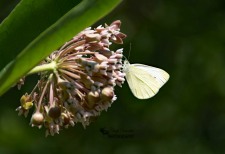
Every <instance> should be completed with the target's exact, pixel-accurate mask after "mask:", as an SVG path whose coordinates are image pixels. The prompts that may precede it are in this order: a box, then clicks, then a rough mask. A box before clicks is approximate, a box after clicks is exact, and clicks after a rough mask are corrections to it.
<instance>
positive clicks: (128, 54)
mask: <svg viewBox="0 0 225 154" xmlns="http://www.w3.org/2000/svg"><path fill="white" fill-rule="evenodd" d="M130 51H131V43H130V49H129V52H128V59H129V58H130Z"/></svg>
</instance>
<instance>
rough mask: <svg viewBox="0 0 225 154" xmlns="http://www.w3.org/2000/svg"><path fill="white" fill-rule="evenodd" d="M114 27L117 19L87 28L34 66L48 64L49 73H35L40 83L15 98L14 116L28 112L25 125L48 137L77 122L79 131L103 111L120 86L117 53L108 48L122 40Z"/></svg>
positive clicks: (121, 80)
mask: <svg viewBox="0 0 225 154" xmlns="http://www.w3.org/2000/svg"><path fill="white" fill-rule="evenodd" d="M120 25H121V22H120V21H119V20H118V21H114V22H113V23H112V24H111V25H109V26H108V25H105V26H104V27H103V26H98V27H97V28H95V29H91V28H87V29H85V30H84V31H82V32H80V33H79V34H78V35H76V36H75V37H74V38H73V39H72V40H70V41H69V42H66V43H65V44H64V45H63V46H62V47H61V48H60V49H58V50H57V51H54V52H53V53H52V54H51V55H50V56H49V57H48V58H46V59H45V60H44V61H43V62H41V64H40V65H39V66H37V67H44V66H50V65H51V66H53V67H52V68H53V69H46V70H45V71H42V72H39V74H40V80H39V81H38V82H37V84H36V86H35V87H34V89H33V90H32V92H31V93H29V94H28V93H26V94H25V95H23V96H22V97H21V99H20V102H21V106H19V107H18V108H17V109H16V111H19V115H22V114H23V115H24V116H25V117H26V116H27V115H28V112H29V110H30V109H32V110H34V113H33V114H32V117H31V122H30V123H31V125H32V126H37V127H39V128H41V127H42V126H44V127H45V128H46V136H48V135H54V134H55V133H59V130H61V129H63V127H66V128H67V127H68V126H74V124H75V123H78V122H81V123H82V125H83V126H84V127H85V126H87V125H89V123H90V119H91V118H94V117H96V116H99V115H100V113H101V111H103V110H107V109H108V107H110V106H111V104H112V103H113V102H114V101H115V100H116V95H115V93H114V87H115V86H116V85H118V86H121V85H122V84H123V82H124V81H125V79H124V76H125V74H124V73H123V72H122V57H123V49H118V50H116V51H112V50H111V49H110V48H109V46H110V45H111V44H112V43H117V44H122V43H123V39H124V38H125V37H126V35H125V34H123V33H121V32H120ZM23 82H24V79H21V80H20V83H22V84H23ZM18 86H19V87H20V86H21V85H20V84H18Z"/></svg>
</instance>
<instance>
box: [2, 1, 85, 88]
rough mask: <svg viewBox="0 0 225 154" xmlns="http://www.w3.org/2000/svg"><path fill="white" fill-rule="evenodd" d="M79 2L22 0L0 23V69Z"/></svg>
mask: <svg viewBox="0 0 225 154" xmlns="http://www.w3.org/2000/svg"><path fill="white" fill-rule="evenodd" d="M80 1H81V0H23V1H21V2H20V3H19V4H18V5H17V6H16V8H15V9H14V10H13V11H12V12H11V14H10V15H9V16H8V17H7V18H6V19H5V20H4V21H3V22H2V23H1V25H0V58H1V61H0V70H1V69H2V68H3V67H4V66H5V65H6V64H7V63H9V62H10V61H11V60H13V59H14V58H15V56H16V55H18V54H19V53H20V52H21V51H22V50H23V49H24V48H25V47H26V46H27V45H28V44H29V43H30V42H32V41H33V40H34V39H35V38H36V37H37V36H38V35H40V33H41V32H43V31H44V30H46V29H47V28H48V27H49V26H51V25H52V24H54V23H55V22H56V21H57V20H58V19H59V18H61V17H62V16H63V15H64V14H65V13H67V12H68V11H69V10H71V9H72V8H73V7H74V6H76V5H77V4H79V2H80ZM3 2H4V1H3ZM0 5H1V4H0ZM2 5H3V4H2ZM0 8H2V7H0ZM0 11H1V10H0ZM0 85H1V84H0Z"/></svg>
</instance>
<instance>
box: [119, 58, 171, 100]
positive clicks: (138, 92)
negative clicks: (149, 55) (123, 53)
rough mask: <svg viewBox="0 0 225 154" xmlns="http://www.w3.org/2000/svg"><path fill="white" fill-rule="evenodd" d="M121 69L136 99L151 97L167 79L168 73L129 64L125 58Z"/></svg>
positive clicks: (149, 67)
mask: <svg viewBox="0 0 225 154" xmlns="http://www.w3.org/2000/svg"><path fill="white" fill-rule="evenodd" d="M123 71H124V72H125V74H126V76H125V77H126V80H127V82H128V85H129V87H130V89H131V91H132V93H133V94H134V96H135V97H137V98H138V99H148V98H151V97H153V96H154V95H155V94H156V93H157V92H158V91H159V89H160V88H161V87H162V86H163V85H164V84H165V83H166V82H167V81H168V79H169V74H168V73H167V72H165V71H164V70H162V69H159V68H156V67H152V66H148V65H143V64H130V63H129V62H128V61H127V60H125V61H124V67H123Z"/></svg>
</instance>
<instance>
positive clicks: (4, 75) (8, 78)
mask: <svg viewBox="0 0 225 154" xmlns="http://www.w3.org/2000/svg"><path fill="white" fill-rule="evenodd" d="M120 2H121V0H110V1H109V0H83V1H82V2H81V3H80V4H78V5H77V6H76V7H74V8H73V9H71V10H70V11H69V12H68V13H66V14H65V15H64V16H63V17H62V18H60V19H59V20H58V21H56V22H55V23H54V24H53V25H51V26H50V27H49V28H48V29H46V30H45V31H44V32H42V33H41V34H40V35H39V36H38V37H37V38H36V39H34V40H33V41H32V42H31V43H30V44H29V45H28V46H27V47H26V48H25V49H24V50H23V51H22V52H21V53H20V54H19V55H18V56H17V57H16V58H15V59H13V60H12V61H11V62H10V63H9V64H8V65H7V66H6V67H5V68H3V69H2V70H1V72H0V95H2V94H3V93H4V92H5V91H7V90H8V89H9V88H10V86H12V85H13V84H14V83H15V82H16V81H17V80H18V79H19V78H20V77H22V76H23V75H25V74H26V73H27V72H28V71H29V70H30V69H32V68H33V67H34V66H35V65H37V64H38V63H39V62H40V61H41V60H42V59H44V58H45V57H47V56H48V55H49V54H50V53H51V52H52V51H54V50H56V49H57V48H58V47H60V46H61V45H62V44H63V43H65V42H66V41H68V40H69V39H71V38H72V37H73V36H74V35H76V34H77V33H79V32H80V31H81V30H83V29H84V28H86V27H88V26H90V25H91V24H93V23H95V22H96V21H97V20H99V19H100V18H101V17H103V16H104V15H106V14H107V13H109V12H110V11H111V10H112V9H113V8H114V7H116V6H117V5H118V4H119V3H120Z"/></svg>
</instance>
